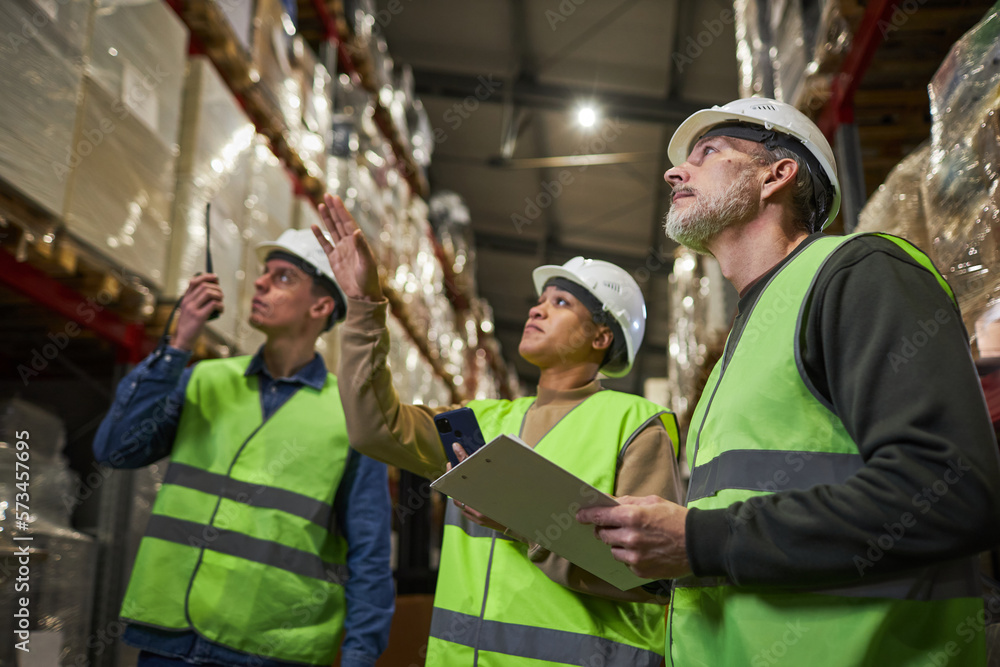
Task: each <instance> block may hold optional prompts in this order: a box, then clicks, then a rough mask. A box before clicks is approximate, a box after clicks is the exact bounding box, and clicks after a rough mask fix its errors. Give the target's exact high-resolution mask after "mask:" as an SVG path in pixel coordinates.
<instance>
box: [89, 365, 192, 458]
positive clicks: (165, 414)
mask: <svg viewBox="0 0 1000 667" xmlns="http://www.w3.org/2000/svg"><path fill="white" fill-rule="evenodd" d="M190 358H191V353H190V352H185V351H183V350H178V349H176V348H173V347H159V348H157V349H156V350H154V351H153V352H152V353H151V354H150V355H149V356H148V357H146V358H145V359H143V360H142V361H141V362H140V363H139V365H138V366H136V367H135V368H133V369H132V371H131V372H130V373H129V374H128V375H126V376H125V378H124V379H123V380H122V381H121V382H120V383H119V384H118V389H117V390H116V391H115V400H114V403H112V404H111V409H110V410H109V411H108V414H106V415H105V416H104V419H103V420H102V421H101V425H100V426H99V427H98V429H97V435H95V436H94V458H96V459H97V461H98V462H99V463H107V464H108V465H111V466H112V467H114V468H141V467H142V466H144V465H149V464H150V463H153V462H154V461H158V460H160V459H162V458H163V457H164V456H167V455H169V454H170V450H171V449H172V447H173V444H174V436H175V435H176V434H177V424H178V422H179V421H180V415H181V408H183V406H184V392H185V390H186V389H187V383H188V380H189V379H190V378H191V369H190V368H187V369H185V366H186V365H187V362H188V360H189V359H190Z"/></svg>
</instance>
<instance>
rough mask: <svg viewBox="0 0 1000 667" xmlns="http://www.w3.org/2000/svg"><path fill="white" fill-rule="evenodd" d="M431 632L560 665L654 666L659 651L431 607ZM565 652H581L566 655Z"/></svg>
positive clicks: (485, 648)
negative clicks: (432, 610)
mask: <svg viewBox="0 0 1000 667" xmlns="http://www.w3.org/2000/svg"><path fill="white" fill-rule="evenodd" d="M431 636H432V637H436V638H438V639H442V640H444V641H448V642H451V643H454V644H460V645H462V646H468V647H470V648H477V647H478V648H479V650H480V651H488V652H490V653H500V654H503V655H509V656H517V657H519V658H531V659H532V660H545V661H547V662H552V663H556V664H560V665H567V664H568V665H583V666H585V667H589V666H590V665H596V664H600V665H635V666H636V667H657V666H658V665H659V664H660V663H661V662H662V660H663V655H661V654H660V653H658V652H656V651H646V650H643V649H640V648H636V647H635V646H628V645H627V644H621V643H619V642H613V641H610V640H607V639H604V638H603V637H595V636H593V635H584V634H579V633H576V632H566V631H565V630H551V629H548V628H536V627H532V626H530V625H516V624H514V623H499V622H497V621H483V622H482V623H480V622H479V617H478V616H472V615H470V614H461V613H459V612H455V611H448V610H445V609H436V610H434V617H433V619H432V621H431ZM568 656H583V657H579V658H568Z"/></svg>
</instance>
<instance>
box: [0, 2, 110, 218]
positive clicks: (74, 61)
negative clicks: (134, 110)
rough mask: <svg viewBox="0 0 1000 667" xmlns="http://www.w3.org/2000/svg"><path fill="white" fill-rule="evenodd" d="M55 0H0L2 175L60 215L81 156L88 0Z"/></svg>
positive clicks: (1, 176) (27, 194)
mask: <svg viewBox="0 0 1000 667" xmlns="http://www.w3.org/2000/svg"><path fill="white" fill-rule="evenodd" d="M52 5H54V3H43V4H42V5H36V4H34V3H32V2H30V1H29V0H7V1H6V2H2V3H0V33H2V34H3V35H5V37H4V38H3V39H0V83H2V85H3V91H4V92H3V95H0V180H2V181H6V183H8V184H9V185H11V186H13V188H14V189H16V190H17V191H19V192H20V193H22V194H23V195H24V196H26V197H27V198H28V199H30V200H31V201H33V202H34V203H35V204H37V205H38V206H40V207H42V208H43V209H45V210H47V211H48V212H49V213H51V214H53V215H56V216H61V215H62V213H63V211H64V209H65V202H66V191H67V186H68V182H69V172H70V169H71V168H72V167H74V166H76V165H77V164H79V162H80V160H81V159H82V156H81V155H80V154H79V153H78V152H77V151H75V150H73V131H74V127H75V123H76V116H77V108H78V105H79V98H80V94H81V86H82V83H83V78H82V74H83V69H82V59H83V48H84V46H85V44H84V36H85V35H86V34H87V31H86V26H87V23H88V21H89V19H88V16H89V10H90V2H88V1H87V0H71V1H67V2H65V3H62V4H60V5H58V6H52Z"/></svg>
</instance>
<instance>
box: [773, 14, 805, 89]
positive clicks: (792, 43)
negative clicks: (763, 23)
mask: <svg viewBox="0 0 1000 667" xmlns="http://www.w3.org/2000/svg"><path fill="white" fill-rule="evenodd" d="M775 4H776V5H777V4H779V3H775ZM780 4H782V5H783V6H782V7H777V6H773V13H772V15H771V35H772V39H773V43H774V49H775V52H776V53H777V57H776V58H774V59H773V60H772V63H773V64H774V97H775V99H777V100H781V101H783V102H788V103H789V104H793V103H794V102H795V99H796V97H797V95H798V93H799V88H800V86H801V85H802V84H803V79H804V78H805V76H806V74H807V72H808V67H809V61H810V56H811V54H812V43H811V42H809V43H807V39H809V34H808V32H807V31H806V27H805V25H804V23H803V20H802V5H801V4H800V0H788V2H785V3H780Z"/></svg>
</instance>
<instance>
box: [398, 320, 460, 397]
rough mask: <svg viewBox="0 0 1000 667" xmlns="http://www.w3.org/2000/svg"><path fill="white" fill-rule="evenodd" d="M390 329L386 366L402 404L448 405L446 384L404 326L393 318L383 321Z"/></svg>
mask: <svg viewBox="0 0 1000 667" xmlns="http://www.w3.org/2000/svg"><path fill="white" fill-rule="evenodd" d="M386 323H387V329H388V330H389V340H390V346H389V356H388V362H389V368H390V370H391V371H392V379H393V384H394V385H395V387H396V391H397V392H398V393H399V397H400V400H401V401H403V402H404V403H416V404H420V405H428V406H431V407H438V406H444V405H450V404H451V392H450V391H449V390H448V386H447V385H446V384H445V383H444V380H442V379H441V378H440V377H438V375H437V374H436V373H435V372H434V368H433V366H431V364H430V362H429V361H427V359H426V358H425V357H424V356H423V355H422V354H421V353H420V349H419V348H418V347H417V346H416V344H415V343H414V342H413V341H412V339H410V337H409V334H407V333H406V330H405V329H404V328H403V325H402V324H401V323H400V322H399V321H398V320H397V319H396V318H395V317H390V318H388V319H387V320H386Z"/></svg>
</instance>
